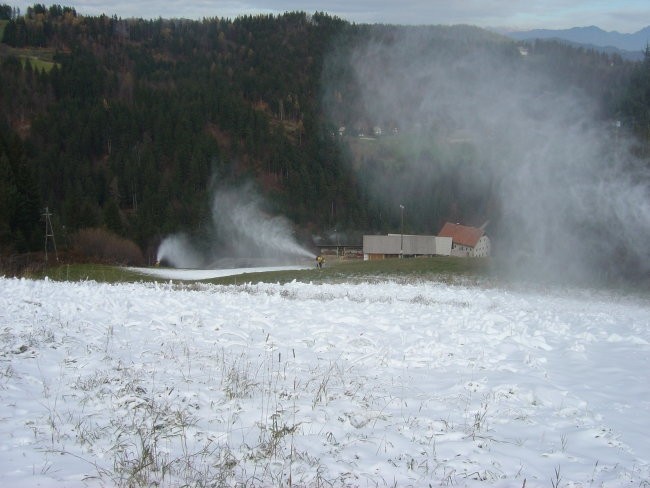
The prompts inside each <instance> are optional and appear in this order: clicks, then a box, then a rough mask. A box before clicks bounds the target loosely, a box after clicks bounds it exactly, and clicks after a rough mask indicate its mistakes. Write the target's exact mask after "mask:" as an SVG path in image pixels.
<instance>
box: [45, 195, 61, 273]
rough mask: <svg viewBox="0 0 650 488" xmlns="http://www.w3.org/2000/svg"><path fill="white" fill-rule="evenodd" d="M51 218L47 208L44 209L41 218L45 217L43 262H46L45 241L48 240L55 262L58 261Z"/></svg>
mask: <svg viewBox="0 0 650 488" xmlns="http://www.w3.org/2000/svg"><path fill="white" fill-rule="evenodd" d="M51 216H52V214H51V213H50V209H49V207H45V213H44V214H43V217H45V262H47V241H48V240H49V239H52V245H53V247H54V256H55V257H56V260H57V261H58V260H59V254H58V253H57V252H56V240H55V239H54V228H53V227H52V220H51V219H50V217H51Z"/></svg>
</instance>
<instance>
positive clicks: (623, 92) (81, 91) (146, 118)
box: [0, 5, 650, 260]
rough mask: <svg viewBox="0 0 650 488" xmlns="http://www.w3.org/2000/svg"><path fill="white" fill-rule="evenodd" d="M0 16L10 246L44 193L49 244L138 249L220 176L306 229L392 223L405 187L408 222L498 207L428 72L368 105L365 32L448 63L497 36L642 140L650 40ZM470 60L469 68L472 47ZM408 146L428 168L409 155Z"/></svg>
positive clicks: (278, 22) (198, 207)
mask: <svg viewBox="0 0 650 488" xmlns="http://www.w3.org/2000/svg"><path fill="white" fill-rule="evenodd" d="M0 18H1V19H2V20H0V31H1V34H0V35H2V44H1V45H0V128H1V130H0V190H1V191H0V195H1V197H0V248H1V250H2V252H3V253H5V254H7V253H9V254H11V253H19V252H25V251H30V250H38V249H41V248H42V247H43V236H44V232H43V230H44V221H43V219H42V215H41V214H42V213H43V209H44V208H45V207H46V206H47V207H48V208H49V209H50V210H51V211H52V212H53V224H54V229H55V233H56V235H57V236H59V239H58V242H59V246H60V247H65V246H66V245H67V244H69V243H70V242H72V239H73V236H74V235H75V233H76V232H77V231H79V230H80V229H85V228H103V229H105V230H107V231H110V232H112V233H115V234H117V235H119V236H121V237H123V238H126V239H129V240H132V241H134V242H135V243H137V245H138V246H139V247H140V248H141V249H142V250H143V252H145V255H146V256H147V257H148V258H149V260H150V257H151V256H154V255H155V249H156V246H157V245H158V243H159V242H160V239H161V238H162V237H164V236H165V235H167V234H169V233H173V232H177V231H179V230H185V231H190V232H198V233H200V232H201V229H202V228H205V226H206V225H207V223H208V222H209V221H210V219H211V215H210V214H211V211H212V209H211V194H212V192H213V191H214V189H215V188H217V187H220V186H223V185H237V184H240V183H242V182H251V181H252V182H254V185H255V187H256V188H257V189H258V191H259V192H260V193H261V194H263V195H264V196H265V200H266V202H268V209H267V211H268V212H269V214H283V215H286V216H287V217H288V218H289V219H290V220H291V221H292V222H294V223H295V224H296V227H297V229H300V232H299V233H301V235H304V236H312V235H315V236H324V237H325V238H327V236H328V235H331V234H332V230H333V229H338V233H339V235H344V234H343V233H344V232H347V235H348V236H349V237H348V238H349V239H352V240H354V239H358V236H359V235H360V234H361V233H363V232H380V231H381V232H386V231H395V230H396V229H397V228H398V225H399V218H400V214H399V204H401V203H404V204H405V205H406V207H407V209H408V219H407V222H406V227H407V229H406V230H407V231H409V232H428V233H436V232H437V231H438V229H439V226H440V225H441V223H442V222H444V221H445V220H447V219H451V220H455V221H463V222H467V223H472V224H477V223H481V222H482V221H484V220H493V221H494V222H498V221H499V217H500V212H501V203H500V201H499V195H498V192H497V191H496V183H495V181H494V178H485V179H482V180H481V181H480V182H477V180H476V179H468V178H467V174H468V172H470V171H471V172H476V171H477V170H476V166H477V164H479V163H480V160H481V159H482V155H481V153H480V150H479V149H477V145H476V144H474V138H475V136H476V134H471V133H470V134H468V133H467V131H468V130H470V129H468V127H460V126H459V125H458V124H456V125H454V124H452V123H447V122H446V120H447V119H445V117H443V116H442V115H441V114H435V111H433V112H430V114H433V115H426V114H423V113H421V112H422V111H423V110H424V109H423V106H422V104H421V100H422V98H423V97H424V96H425V95H426V93H425V90H426V86H425V85H424V84H423V83H421V84H420V85H419V86H421V87H422V93H418V89H417V88H416V89H415V90H413V89H411V88H409V89H408V90H406V89H404V90H401V89H400V88H399V86H400V85H399V84H395V85H393V86H391V87H390V90H391V92H390V93H391V94H392V95H394V97H393V98H394V100H393V102H392V103H393V104H394V106H392V107H391V105H390V103H389V104H387V103H384V102H382V103H381V104H379V105H378V104H375V103H374V100H376V99H377V98H382V96H380V95H379V92H378V91H377V90H378V88H377V87H376V86H373V81H372V80H373V77H374V75H373V76H371V77H368V78H366V77H365V76H366V75H368V73H366V74H365V75H364V73H361V72H359V70H358V69H357V67H358V66H363V64H364V60H368V59H374V60H375V61H378V62H387V61H386V60H385V59H384V60H383V61H382V55H381V54H376V53H373V52H371V51H369V49H370V48H369V46H391V45H395V44H396V43H397V42H398V41H399V40H400V39H403V38H405V37H409V38H414V39H416V41H417V42H416V43H415V45H416V46H418V47H417V48H416V49H417V50H418V51H419V52H417V56H423V55H426V56H432V57H434V58H436V59H437V60H438V61H440V62H444V61H448V62H449V63H451V62H452V61H453V59H457V58H459V57H463V56H465V57H466V56H467V55H468V54H472V55H475V56H477V58H476V59H480V57H481V56H482V55H483V54H484V53H486V52H490V53H491V56H492V55H494V56H497V57H498V59H499V60H500V61H499V62H505V63H507V64H510V65H514V66H520V65H521V66H522V67H523V68H522V69H523V70H524V71H526V72H529V73H537V72H539V73H544V74H545V76H548V77H549V79H552V80H555V82H558V83H562V84H564V85H567V86H568V85H570V86H571V87H574V88H575V89H579V90H581V91H584V92H586V93H588V94H589V96H591V97H592V98H593V100H595V101H596V102H595V103H596V104H597V105H598V110H597V116H598V117H599V118H601V120H602V121H615V120H622V121H624V125H623V130H625V129H627V128H629V129H630V130H632V131H635V132H636V135H637V136H638V137H639V139H638V140H639V141H640V144H639V146H638V148H637V149H638V151H639V153H640V154H641V155H642V156H643V157H646V158H647V156H648V140H649V138H650V130H648V127H650V116H649V113H650V110H649V107H650V96H649V95H648V93H649V90H650V76H649V73H650V58H648V57H647V58H646V61H645V63H638V64H636V65H635V64H632V63H628V62H624V61H623V60H622V59H620V58H617V57H616V56H607V55H603V54H598V53H594V52H591V51H585V50H582V49H573V48H570V47H567V46H564V45H559V44H554V43H542V42H538V43H536V44H534V45H530V46H525V56H524V54H522V52H524V51H522V49H524V47H523V45H518V44H515V43H514V42H512V41H509V40H506V39H505V38H502V37H500V36H498V35H495V34H492V33H489V32H487V31H483V30H481V29H478V28H471V27H427V28H422V27H412V28H411V27H392V26H367V25H354V24H350V23H348V22H345V21H343V20H341V19H338V18H334V17H331V16H329V15H327V14H323V13H315V14H313V15H311V14H306V13H300V12H294V13H287V14H284V15H280V16H266V15H265V16H247V17H241V18H237V19H233V20H229V19H221V18H218V17H214V18H209V19H204V20H201V21H191V20H181V19H157V20H143V19H119V18H117V17H108V16H99V17H86V16H82V15H79V14H77V13H76V11H75V10H74V9H73V8H69V7H60V6H52V7H46V6H44V5H34V6H33V7H32V8H30V9H28V11H27V12H25V13H21V12H18V11H17V10H16V9H15V8H12V7H10V6H7V5H4V6H2V8H0ZM364 49H365V51H364ZM361 53H364V54H361ZM473 53H474V54H473ZM402 54H403V56H401V57H400V59H402V60H408V59H409V57H410V56H411V55H413V57H415V53H413V52H406V53H402ZM360 56H362V58H360ZM411 68H412V67H409V66H408V64H404V65H399V64H397V65H396V64H395V63H393V66H392V67H390V68H389V67H386V70H391V69H398V70H401V69H404V70H408V69H411ZM459 69H460V68H459ZM462 69H463V70H467V73H466V74H465V75H463V76H467V77H475V76H480V69H481V68H480V67H479V66H478V65H477V67H476V70H477V71H476V72H474V73H472V66H471V65H470V66H464V67H462ZM517 69H519V68H517ZM392 74H393V75H395V74H396V73H392ZM402 75H403V76H405V77H408V73H407V72H404V73H402ZM377 77H379V78H381V77H382V76H381V73H378V76H377ZM374 78H376V77H374ZM385 95H386V94H385V93H384V94H383V97H384V98H385ZM392 95H391V96H392ZM370 98H371V99H372V100H373V103H368V102H369V99H370ZM388 98H391V97H390V96H389V97H388ZM397 107H398V108H397ZM416 115H417V116H416ZM411 116H412V117H411ZM463 131H464V132H463ZM450 141H452V142H453V143H450ZM458 141H460V143H457V142H458ZM411 160H418V161H419V162H420V163H421V164H422V167H425V168H426V169H425V170H424V172H415V173H414V172H411V171H409V172H406V171H403V168H404V167H405V165H406V164H407V161H411ZM478 171H479V172H480V168H479V170H478ZM423 174H424V175H425V176H426V177H424V178H423V177H422V175H423ZM380 176H382V177H381V178H380ZM385 176H388V177H389V178H388V179H386V178H385ZM380 180H381V181H380ZM387 181H388V183H387ZM383 185H389V187H384V186H383Z"/></svg>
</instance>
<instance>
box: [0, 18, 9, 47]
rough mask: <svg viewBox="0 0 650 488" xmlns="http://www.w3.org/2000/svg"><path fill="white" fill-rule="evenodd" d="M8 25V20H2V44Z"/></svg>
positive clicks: (0, 34)
mask: <svg viewBox="0 0 650 488" xmlns="http://www.w3.org/2000/svg"><path fill="white" fill-rule="evenodd" d="M8 23H9V21H8V20H0V42H2V39H3V38H4V35H5V27H7V24H8Z"/></svg>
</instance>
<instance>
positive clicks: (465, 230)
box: [438, 222, 490, 258]
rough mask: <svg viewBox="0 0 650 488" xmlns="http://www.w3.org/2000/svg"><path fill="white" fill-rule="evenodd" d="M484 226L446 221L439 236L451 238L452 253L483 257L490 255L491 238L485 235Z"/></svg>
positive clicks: (454, 254) (453, 254)
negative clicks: (470, 225) (471, 225)
mask: <svg viewBox="0 0 650 488" xmlns="http://www.w3.org/2000/svg"><path fill="white" fill-rule="evenodd" d="M484 227H485V225H484V226H483V227H481V228H478V227H469V226H466V225H460V224H452V223H451V222H447V223H445V225H444V226H443V227H442V229H441V230H440V232H439V233H438V236H439V237H446V238H451V239H452V241H453V243H452V246H451V255H452V256H459V257H471V258H481V257H486V256H489V255H490V239H489V238H488V236H486V235H485V231H484Z"/></svg>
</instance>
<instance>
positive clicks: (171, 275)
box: [128, 265, 313, 280]
mask: <svg viewBox="0 0 650 488" xmlns="http://www.w3.org/2000/svg"><path fill="white" fill-rule="evenodd" d="M312 267H313V266H312ZM128 269H129V270H131V271H136V272H138V273H141V274H146V275H149V276H155V277H158V278H166V279H169V280H209V279H212V278H223V277H224V276H235V275H241V274H246V273H264V272H269V271H291V270H299V269H307V266H300V265H296V266H266V267H260V266H257V267H251V268H226V269H224V268H220V269H177V268H128Z"/></svg>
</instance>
